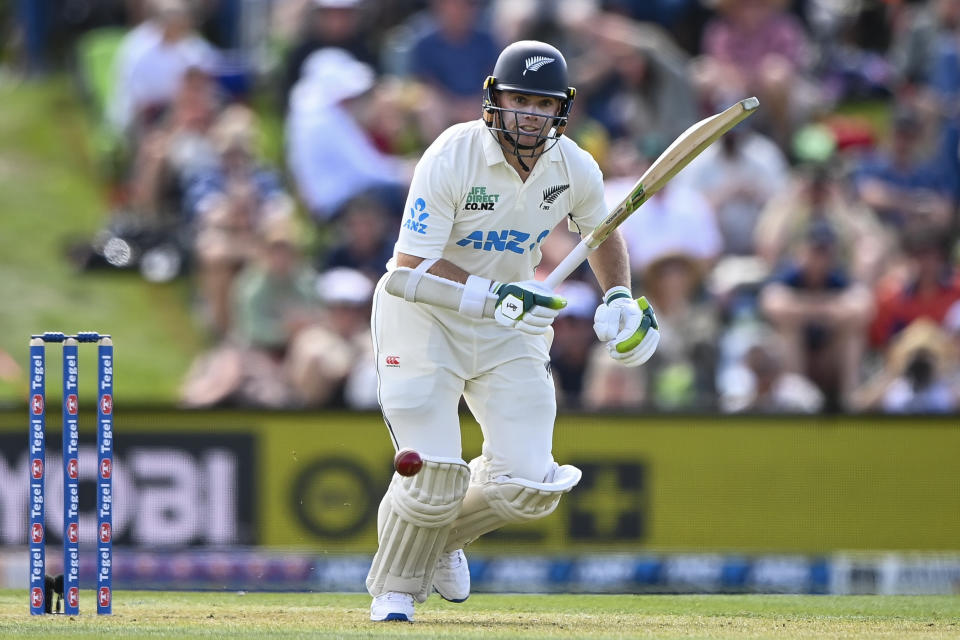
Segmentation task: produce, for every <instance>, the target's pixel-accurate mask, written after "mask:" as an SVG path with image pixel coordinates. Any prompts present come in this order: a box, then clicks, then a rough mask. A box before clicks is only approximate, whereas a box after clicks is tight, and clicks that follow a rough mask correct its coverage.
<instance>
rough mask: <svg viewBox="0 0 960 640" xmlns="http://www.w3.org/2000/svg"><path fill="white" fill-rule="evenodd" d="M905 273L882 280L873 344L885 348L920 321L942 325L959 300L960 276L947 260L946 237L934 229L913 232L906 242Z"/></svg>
mask: <svg viewBox="0 0 960 640" xmlns="http://www.w3.org/2000/svg"><path fill="white" fill-rule="evenodd" d="M904 249H905V251H906V254H907V255H906V257H907V260H906V265H905V272H903V271H901V272H900V273H892V274H891V275H890V276H888V277H887V278H885V279H884V280H881V282H880V285H879V286H878V288H877V293H876V296H875V297H876V301H877V304H876V309H877V312H876V315H875V316H874V319H873V323H872V324H871V326H870V342H871V344H872V345H873V346H875V347H879V348H885V347H886V346H887V345H888V344H889V343H890V341H891V338H893V336H894V335H896V334H897V333H899V332H900V331H901V330H902V329H904V328H905V327H907V326H908V325H909V324H910V323H912V322H913V321H914V320H916V319H918V318H930V319H931V320H933V321H934V322H936V323H938V324H941V323H943V320H944V318H945V317H946V314H947V310H948V309H950V307H951V305H953V303H955V302H957V301H958V300H960V274H958V273H957V270H956V269H955V268H954V267H953V266H952V265H951V264H950V262H949V261H948V258H947V256H948V252H949V247H948V244H947V241H946V238H945V237H944V234H943V233H941V232H939V231H938V230H936V229H933V228H926V229H921V230H917V231H913V232H910V233H909V234H908V235H907V236H906V239H905V241H904Z"/></svg>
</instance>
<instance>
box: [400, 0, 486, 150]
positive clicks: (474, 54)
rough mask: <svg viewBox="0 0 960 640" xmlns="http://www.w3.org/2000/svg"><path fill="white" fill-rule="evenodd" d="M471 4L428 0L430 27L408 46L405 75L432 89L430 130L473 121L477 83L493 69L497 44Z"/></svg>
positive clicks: (480, 86)
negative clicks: (408, 59)
mask: <svg viewBox="0 0 960 640" xmlns="http://www.w3.org/2000/svg"><path fill="white" fill-rule="evenodd" d="M479 6H480V5H479V3H478V2H476V1H475V0H431V2H430V15H431V17H432V20H433V24H432V26H431V27H430V28H428V29H427V30H426V31H425V32H424V33H422V34H421V35H419V36H418V37H417V38H416V39H415V40H414V42H413V44H412V47H411V51H410V68H409V73H410V75H412V76H413V77H414V78H416V79H417V80H419V81H421V82H423V83H425V84H426V85H427V86H429V87H430V88H431V89H432V90H433V96H432V99H431V100H430V103H431V104H432V106H433V108H434V109H435V111H434V118H433V120H432V122H431V123H430V124H432V126H434V127H436V131H434V132H428V133H425V136H426V137H427V138H429V139H433V138H434V137H435V135H436V134H439V132H440V131H442V130H443V129H445V128H446V127H448V126H450V125H451V124H452V123H454V122H463V121H466V120H472V119H474V118H476V117H477V103H478V102H479V101H480V94H481V91H482V89H483V80H484V78H486V77H487V74H488V73H489V72H490V69H493V68H494V65H495V64H496V61H497V56H498V55H499V53H500V48H501V47H500V45H499V44H498V43H497V41H496V40H495V39H494V37H493V34H492V33H490V31H489V30H488V29H487V28H486V27H485V26H483V25H484V21H483V19H482V17H481V15H480V12H479Z"/></svg>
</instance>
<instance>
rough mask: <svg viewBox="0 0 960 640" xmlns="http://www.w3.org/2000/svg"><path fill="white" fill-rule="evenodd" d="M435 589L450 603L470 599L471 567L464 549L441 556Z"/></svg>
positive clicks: (434, 581)
mask: <svg viewBox="0 0 960 640" xmlns="http://www.w3.org/2000/svg"><path fill="white" fill-rule="evenodd" d="M433 588H434V589H436V590H437V593H439V594H440V597H441V598H443V599H444V600H449V601H450V602H463V601H464V600H466V599H467V598H469V597H470V567H469V565H467V556H466V555H465V554H464V553H463V549H457V550H456V551H451V552H450V553H441V554H440V557H439V558H437V568H436V571H434V573H433Z"/></svg>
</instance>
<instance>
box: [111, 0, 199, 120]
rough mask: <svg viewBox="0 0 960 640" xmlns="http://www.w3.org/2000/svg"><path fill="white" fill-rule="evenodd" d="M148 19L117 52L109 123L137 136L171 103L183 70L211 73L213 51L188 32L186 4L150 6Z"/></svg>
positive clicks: (156, 1) (158, 1)
mask: <svg viewBox="0 0 960 640" xmlns="http://www.w3.org/2000/svg"><path fill="white" fill-rule="evenodd" d="M151 6H152V9H153V15H152V17H151V18H149V19H147V20H145V21H144V22H142V23H141V24H140V25H139V26H137V27H136V28H134V29H133V30H132V31H130V33H128V34H127V35H126V36H125V37H124V39H123V41H122V43H121V44H120V49H119V50H118V52H117V58H116V63H115V65H116V66H115V79H114V85H113V93H112V96H111V98H110V104H109V106H108V112H109V119H110V121H111V123H112V124H113V126H114V128H115V129H116V130H117V131H119V132H126V133H134V134H135V135H139V133H140V132H141V130H142V129H143V128H149V127H150V126H152V125H153V124H155V123H156V122H157V120H158V117H159V116H160V115H161V114H162V113H163V112H164V111H165V110H166V108H167V107H168V106H169V105H170V103H171V102H172V101H173V99H174V96H175V95H176V93H177V90H178V89H179V87H180V83H181V80H182V79H183V76H184V74H185V73H186V72H187V70H188V69H190V68H192V67H198V68H200V69H202V70H205V71H208V72H209V71H212V70H213V68H214V65H215V63H216V51H215V50H214V48H213V47H212V46H211V45H210V44H209V43H208V42H207V41H206V40H204V39H203V38H202V37H201V36H199V35H197V34H196V33H195V32H194V29H193V20H192V16H191V14H190V7H189V5H188V4H187V1H186V0H151Z"/></svg>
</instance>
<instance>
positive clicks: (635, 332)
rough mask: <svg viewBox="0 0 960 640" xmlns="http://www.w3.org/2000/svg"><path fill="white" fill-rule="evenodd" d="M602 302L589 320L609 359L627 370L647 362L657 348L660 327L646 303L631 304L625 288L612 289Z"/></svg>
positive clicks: (631, 298) (638, 300)
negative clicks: (604, 343) (603, 344)
mask: <svg viewBox="0 0 960 640" xmlns="http://www.w3.org/2000/svg"><path fill="white" fill-rule="evenodd" d="M603 299H604V302H603V304H601V305H600V306H599V307H597V312H596V313H595V314H594V316H593V330H594V331H595V332H596V334H597V337H598V338H599V339H600V341H601V342H606V343H607V353H609V354H610V357H611V358H613V359H614V360H616V361H618V362H620V363H621V364H623V365H625V366H628V367H636V366H639V365H641V364H643V363H644V362H646V361H647V360H649V359H650V356H652V355H653V352H654V351H656V350H657V345H658V344H660V331H659V329H660V326H659V325H658V324H657V316H656V314H655V313H654V312H653V307H651V306H650V303H649V302H647V299H646V298H645V297H640V298H638V299H636V300H634V299H633V297H632V296H631V295H630V291H629V290H628V289H627V288H626V287H613V288H612V289H610V290H609V291H607V293H606V294H605V295H604V296H603Z"/></svg>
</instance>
